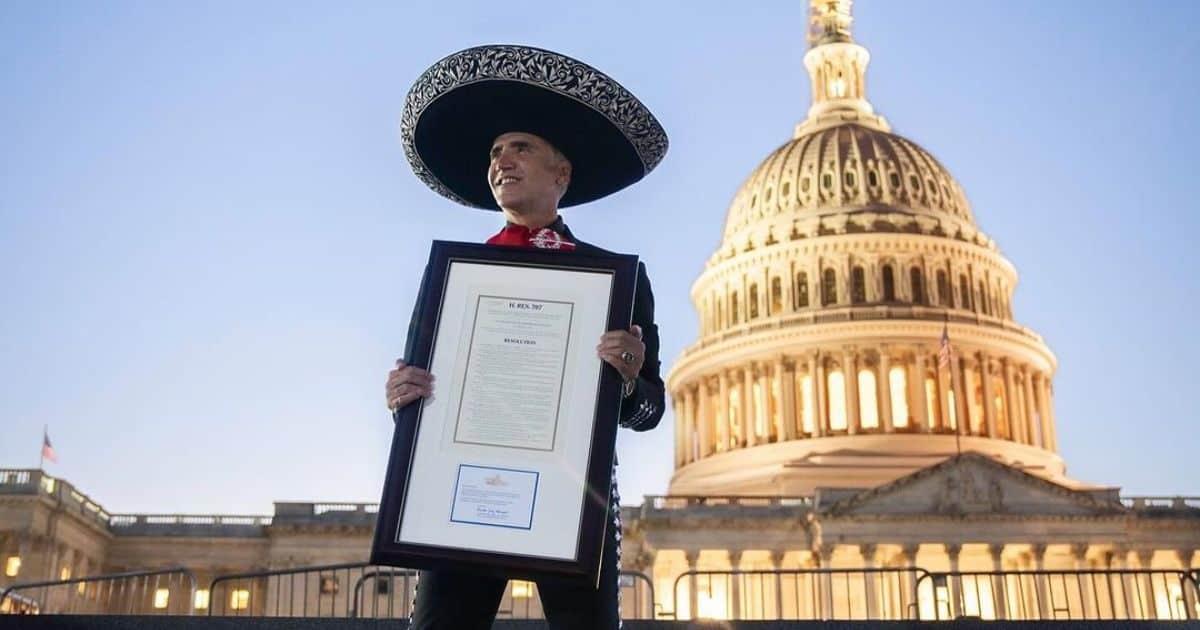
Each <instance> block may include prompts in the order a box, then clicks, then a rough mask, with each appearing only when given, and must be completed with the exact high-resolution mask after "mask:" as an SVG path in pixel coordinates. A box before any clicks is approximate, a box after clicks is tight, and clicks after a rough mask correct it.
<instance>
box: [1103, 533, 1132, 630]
mask: <svg viewBox="0 0 1200 630" xmlns="http://www.w3.org/2000/svg"><path fill="white" fill-rule="evenodd" d="M1128 557H1129V549H1128V548H1126V547H1124V546H1121V545H1117V546H1115V547H1113V550H1112V555H1111V556H1110V557H1109V560H1108V564H1109V567H1108V568H1110V569H1112V570H1114V571H1124V570H1125V569H1127V568H1128V565H1127V562H1128ZM1108 588H1109V589H1110V590H1112V591H1113V594H1112V602H1113V611H1112V612H1113V616H1114V617H1116V618H1118V619H1119V618H1128V619H1134V618H1136V617H1137V608H1135V607H1134V605H1133V591H1134V588H1135V587H1134V584H1133V578H1132V576H1130V575H1129V574H1122V575H1120V576H1119V577H1117V578H1115V579H1110V580H1109V584H1108ZM1118 590H1119V591H1120V592H1119V593H1118V592H1117V591H1118Z"/></svg>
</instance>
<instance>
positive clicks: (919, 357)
mask: <svg viewBox="0 0 1200 630" xmlns="http://www.w3.org/2000/svg"><path fill="white" fill-rule="evenodd" d="M925 369H926V368H925V351H924V350H923V349H922V348H921V347H920V346H917V347H915V348H913V364H912V368H911V369H910V370H909V379H908V391H909V393H910V398H912V408H913V409H914V410H915V411H914V412H913V417H912V422H913V428H914V429H916V430H917V431H920V432H921V433H929V430H930V426H929V425H930V419H931V418H932V417H933V416H932V415H931V413H932V410H931V409H929V405H927V404H926V402H925Z"/></svg>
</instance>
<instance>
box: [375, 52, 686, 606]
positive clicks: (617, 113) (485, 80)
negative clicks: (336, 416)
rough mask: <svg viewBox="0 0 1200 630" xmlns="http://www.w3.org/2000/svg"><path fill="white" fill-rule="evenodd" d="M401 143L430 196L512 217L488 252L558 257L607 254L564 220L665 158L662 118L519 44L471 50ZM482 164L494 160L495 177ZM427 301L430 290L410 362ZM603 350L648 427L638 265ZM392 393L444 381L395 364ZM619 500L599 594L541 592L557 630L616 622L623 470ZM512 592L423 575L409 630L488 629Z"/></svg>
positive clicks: (624, 412)
mask: <svg viewBox="0 0 1200 630" xmlns="http://www.w3.org/2000/svg"><path fill="white" fill-rule="evenodd" d="M401 132H402V136H403V138H404V141H405V149H406V153H407V155H408V157H409V161H410V163H411V164H412V165H413V169H414V171H415V172H416V174H417V175H418V176H419V177H421V179H423V180H424V181H425V182H426V183H427V184H428V185H429V186H430V187H431V188H433V189H434V190H435V191H437V192H439V193H441V194H443V195H445V196H447V197H449V198H451V199H453V200H455V201H457V202H459V203H463V204H464V205H470V206H475V207H483V208H496V209H499V210H500V211H501V212H502V213H503V215H504V218H505V227H504V228H503V229H502V230H501V231H500V232H499V233H498V234H496V235H494V236H493V237H491V238H490V239H488V241H487V242H488V243H489V244H492V245H495V246H508V247H539V248H544V249H554V250H559V251H561V252H562V254H563V255H564V256H569V255H571V253H572V252H578V253H592V254H595V253H604V251H603V250H601V249H599V248H597V247H595V246H593V245H589V244H587V243H584V242H582V241H579V240H578V239H577V238H576V237H575V235H574V234H572V233H571V231H570V229H568V228H567V226H566V224H565V223H564V222H563V220H562V218H561V217H560V216H559V214H558V209H559V208H560V207H565V206H567V205H573V204H578V203H583V202H586V201H591V200H594V199H597V198H600V197H603V196H605V195H607V194H611V193H612V192H616V191H617V190H620V189H621V188H624V187H625V186H628V185H629V184H631V183H633V182H635V181H637V180H639V179H641V177H643V176H645V175H646V174H647V173H648V172H649V171H650V170H651V169H653V167H654V166H655V165H656V164H657V163H658V161H659V160H661V158H662V156H663V154H664V153H665V151H666V147H667V142H666V134H665V133H663V131H662V128H661V126H659V124H658V122H657V121H656V120H655V119H654V117H653V116H652V115H650V113H649V111H648V110H646V109H645V107H644V106H642V105H641V103H640V102H638V101H637V99H636V98H634V97H633V96H632V94H629V93H628V91H627V90H625V89H624V88H623V87H621V86H620V85H619V84H617V83H616V82H615V81H613V80H612V79H611V78H609V77H607V76H605V75H603V74H602V73H600V72H599V71H597V70H595V69H594V68H591V67H590V66H587V65H585V64H582V63H580V62H578V61H575V60H573V59H570V58H568V57H564V56H562V55H558V54H556V53H552V52H549V51H544V50H538V49H534V48H526V47H516V46H484V47H479V48H473V49H468V50H465V51H462V52H459V53H456V54H454V55H451V56H449V57H447V58H446V59H443V60H442V61H440V62H438V63H437V64H435V65H434V66H433V67H432V68H430V69H429V70H427V71H426V72H425V73H424V74H423V75H422V76H421V78H419V79H418V80H417V83H416V84H415V85H414V86H413V89H412V90H410V92H409V98H408V100H407V102H406V106H405V115H404V118H403V119H402V125H401ZM489 142H490V145H489V144H488V143H489ZM476 154H480V157H486V166H485V165H484V164H483V161H482V160H480V159H479V158H478V157H477V156H476ZM472 171H473V173H472ZM472 178H474V179H472ZM480 184H482V186H481V185H480ZM424 294H425V281H422V290H421V294H420V295H419V296H418V298H417V306H416V308H415V309H414V321H413V322H412V323H411V324H410V329H409V341H408V352H411V350H412V347H413V334H414V332H415V330H416V324H417V322H416V321H415V317H416V313H417V312H419V310H420V305H421V302H422V300H423V299H424ZM596 353H597V356H599V357H600V358H601V359H602V360H603V361H605V362H606V363H608V364H609V365H611V366H612V367H613V368H615V369H616V370H617V372H619V373H620V375H621V377H622V380H623V387H622V396H623V399H622V403H621V412H620V419H619V422H620V424H621V426H624V427H626V428H631V429H634V430H637V431H646V430H649V429H652V428H653V427H654V426H655V425H657V424H658V422H659V420H660V419H661V418H662V412H663V403H664V401H663V399H664V393H663V382H662V377H661V375H660V373H659V368H660V366H659V357H658V329H657V327H656V326H655V324H654V297H653V293H652V292H651V290H650V282H649V278H648V277H647V276H646V271H645V266H644V265H639V266H638V281H637V289H636V295H635V298H634V308H633V325H632V326H631V327H630V329H629V330H614V331H609V332H606V333H604V334H603V335H601V337H600V339H599V340H598V343H597V345H596ZM385 388H386V397H387V403H388V407H389V408H391V409H393V410H398V409H400V408H401V407H404V406H405V405H408V404H412V403H414V402H417V401H418V400H419V399H421V398H423V397H427V396H430V395H432V394H433V391H434V378H433V375H432V374H430V373H429V372H428V371H427V370H425V369H423V368H422V367H419V366H415V365H409V364H408V363H406V362H405V360H398V361H397V362H396V368H395V369H393V370H392V371H391V372H389V374H388V379H387V383H386V385H385ZM612 489H613V490H612V497H611V500H610V502H609V516H610V518H612V519H613V527H609V528H606V540H605V541H604V546H603V554H602V566H601V570H600V580H599V585H598V586H597V584H596V583H593V582H592V581H590V580H582V579H581V580H572V579H565V578H546V579H542V580H539V581H538V582H537V584H538V591H539V593H540V595H541V598H542V607H543V610H544V611H545V613H546V618H547V620H548V621H549V623H550V625H551V627H553V628H561V629H567V628H570V629H580V628H616V627H619V625H620V610H619V606H620V603H619V593H620V590H619V586H618V582H617V578H618V574H619V572H620V504H619V500H620V497H619V495H618V493H617V487H616V471H615V464H614V471H613V485H612ZM506 582H507V581H506V580H504V579H502V578H495V577H489V576H482V575H476V574H472V573H464V572H457V571H448V570H438V571H422V572H421V574H420V577H419V581H418V584H419V585H418V589H417V598H416V602H415V605H414V611H413V619H412V621H413V626H412V627H413V628H416V629H427V628H437V629H454V630H458V629H472V628H480V629H485V628H490V627H491V625H492V621H493V620H494V618H495V615H496V608H497V606H498V605H499V602H500V599H501V597H502V596H503V593H504V588H505V585H506Z"/></svg>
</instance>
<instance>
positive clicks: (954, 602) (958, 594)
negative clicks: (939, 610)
mask: <svg viewBox="0 0 1200 630" xmlns="http://www.w3.org/2000/svg"><path fill="white" fill-rule="evenodd" d="M943 546H944V547H945V548H946V555H947V556H949V558H950V573H951V574H952V575H951V578H950V583H949V584H947V585H946V590H947V594H946V597H948V598H949V599H950V618H951V619H958V618H959V617H961V616H962V613H963V610H962V604H963V596H962V588H963V586H962V577H961V576H959V575H954V574H957V573H958V555H959V554H960V553H962V545H960V544H958V543H945V544H943ZM934 599H935V601H936V599H937V595H936V593H935V594H934Z"/></svg>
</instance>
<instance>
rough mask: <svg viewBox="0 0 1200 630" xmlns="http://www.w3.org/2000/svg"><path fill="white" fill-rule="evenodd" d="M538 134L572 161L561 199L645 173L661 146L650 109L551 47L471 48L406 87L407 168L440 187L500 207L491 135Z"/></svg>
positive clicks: (569, 200)
mask: <svg viewBox="0 0 1200 630" xmlns="http://www.w3.org/2000/svg"><path fill="white" fill-rule="evenodd" d="M510 131H524V132H526V133H532V134H536V135H538V136H541V137H543V138H545V139H546V140H547V141H549V142H550V143H551V144H553V145H554V146H555V147H556V148H558V150H560V151H562V152H563V154H564V155H566V156H567V159H569V160H570V161H571V166H572V174H571V184H570V186H569V187H568V188H567V193H566V195H564V196H563V199H562V201H561V202H560V203H559V206H560V207H566V206H573V205H577V204H581V203H586V202H588V201H594V200H596V199H599V198H601V197H604V196H605V195H609V194H612V193H614V192H616V191H618V190H621V189H622V188H625V187H626V186H629V185H630V184H633V183H634V182H636V181H638V180H640V179H641V178H642V177H645V176H646V174H647V173H649V172H650V171H651V170H653V169H654V167H655V166H656V165H658V163H659V161H660V160H662V158H663V155H664V154H666V152H667V134H666V132H665V131H663V128H662V126H661V125H659V123H658V120H656V119H655V118H654V115H653V114H651V113H650V110H648V109H647V108H646V106H645V105H643V104H642V103H641V101H639V100H638V99H637V98H636V97H635V96H634V95H633V94H631V93H630V92H629V90H626V89H625V88H624V87H622V86H621V85H620V84H619V83H617V82H616V81H614V80H613V79H612V78H610V77H609V76H608V75H606V74H604V73H602V72H600V71H599V70H597V69H595V68H593V67H591V66H589V65H587V64H585V63H583V62H580V61H576V60H575V59H571V58H570V57H567V56H564V55H560V54H558V53H555V52H551V51H548V50H541V49H538V48H531V47H528V46H509V45H493V46H479V47H476V48H468V49H466V50H463V51H460V52H456V53H454V54H452V55H450V56H448V57H446V58H445V59H442V60H441V61H439V62H437V63H435V64H433V66H431V67H430V68H429V69H428V70H426V71H425V72H424V73H422V74H421V76H420V77H419V78H418V79H417V81H416V83H414V84H413V86H412V88H411V89H410V90H409V92H408V98H407V99H406V100H405V103H404V114H403V116H402V118H401V120H400V135H401V138H402V140H403V142H404V152H405V154H406V155H407V156H408V161H409V163H410V164H412V168H413V172H415V173H416V175H417V177H419V178H420V179H421V181H423V182H425V184H426V185H428V186H429V187H430V188H432V189H433V190H434V191H436V192H437V193H439V194H441V195H443V196H445V197H447V198H449V199H451V200H453V201H456V202H458V203H461V204H463V205H466V206H471V207H474V208H485V209H490V210H496V209H498V208H497V206H496V201H495V199H493V198H492V192H491V189H490V188H489V187H488V184H487V168H488V161H489V158H488V151H489V150H490V148H491V146H492V141H493V140H495V139H496V137H497V136H499V135H500V134H503V133H507V132H510Z"/></svg>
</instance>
